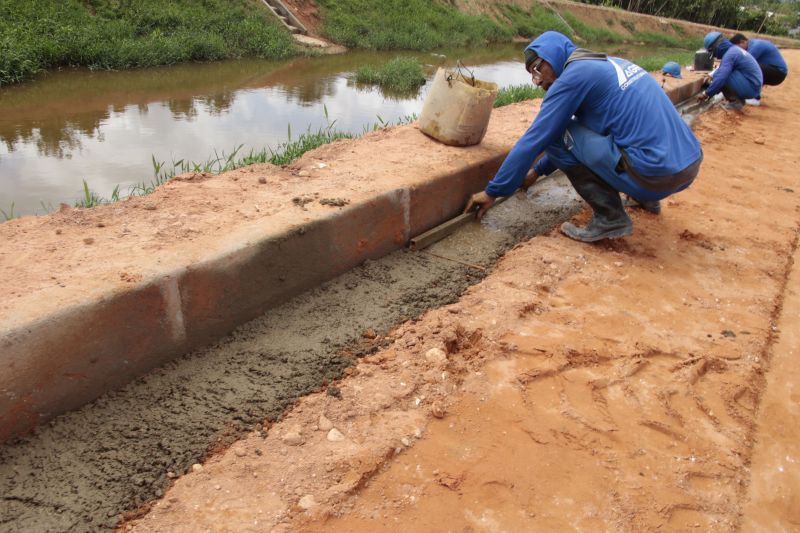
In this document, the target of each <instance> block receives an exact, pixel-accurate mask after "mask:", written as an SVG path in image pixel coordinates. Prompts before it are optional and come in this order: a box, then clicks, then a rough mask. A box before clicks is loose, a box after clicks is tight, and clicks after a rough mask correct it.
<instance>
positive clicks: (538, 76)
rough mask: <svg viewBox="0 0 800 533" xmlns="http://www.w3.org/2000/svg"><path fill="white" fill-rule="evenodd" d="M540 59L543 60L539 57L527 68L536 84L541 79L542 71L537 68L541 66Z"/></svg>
mask: <svg viewBox="0 0 800 533" xmlns="http://www.w3.org/2000/svg"><path fill="white" fill-rule="evenodd" d="M542 61H544V60H543V59H542V58H541V57H540V58H539V59H537V60H536V61H534V62H533V63H531V68H530V69H529V70H528V72H530V73H531V78H533V81H534V83H536V84H537V85H538V84H539V82H540V81H542V72H541V71H540V70H539V68H541V66H542Z"/></svg>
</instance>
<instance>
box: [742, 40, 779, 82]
mask: <svg viewBox="0 0 800 533" xmlns="http://www.w3.org/2000/svg"><path fill="white" fill-rule="evenodd" d="M731 44H735V45H736V46H738V47H739V48H741V49H743V50H747V51H748V52H749V53H750V55H751V56H753V59H755V60H756V62H757V63H758V66H759V67H760V68H761V74H762V76H763V78H764V85H780V84H781V83H783V80H785V79H786V76H787V75H788V74H789V66H788V65H787V64H786V60H785V59H784V58H783V56H782V55H781V51H780V50H778V47H777V46H775V45H774V44H772V43H771V42H769V41H767V40H766V39H748V38H747V37H745V36H744V35H742V34H741V33H737V34H736V35H734V36H733V37H731Z"/></svg>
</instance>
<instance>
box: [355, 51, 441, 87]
mask: <svg viewBox="0 0 800 533" xmlns="http://www.w3.org/2000/svg"><path fill="white" fill-rule="evenodd" d="M355 80H356V82H357V83H365V84H370V85H379V86H381V87H385V88H387V89H393V90H395V91H399V92H410V91H415V90H417V89H419V87H420V86H422V85H424V84H425V69H424V68H423V67H422V64H421V63H420V62H419V61H417V60H416V59H413V58H408V57H397V58H395V59H392V60H391V61H389V62H388V63H386V64H385V65H384V66H383V67H380V68H378V67H374V66H372V65H365V66H363V67H361V68H359V69H358V71H356V75H355Z"/></svg>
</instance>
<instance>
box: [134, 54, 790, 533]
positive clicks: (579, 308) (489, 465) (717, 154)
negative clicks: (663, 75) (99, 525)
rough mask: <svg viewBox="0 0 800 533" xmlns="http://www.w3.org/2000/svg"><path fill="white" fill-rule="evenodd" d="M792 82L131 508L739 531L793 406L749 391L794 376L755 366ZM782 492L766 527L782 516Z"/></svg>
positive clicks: (213, 525) (784, 240)
mask: <svg viewBox="0 0 800 533" xmlns="http://www.w3.org/2000/svg"><path fill="white" fill-rule="evenodd" d="M787 58H788V60H789V62H790V63H791V67H790V68H793V69H797V68H800V53H797V52H789V53H788V54H787ZM798 97H800V81H797V80H795V78H793V77H791V76H790V77H789V79H788V80H787V82H786V83H785V84H784V85H783V86H781V87H778V88H768V89H767V90H766V91H765V96H764V100H763V104H762V106H761V107H759V108H749V107H748V108H746V110H745V111H744V113H743V114H736V113H732V112H726V111H723V110H720V109H716V110H714V111H712V112H710V113H709V114H708V115H706V116H704V117H702V118H701V119H700V121H699V124H698V125H697V127H696V131H697V133H698V135H699V137H700V138H701V140H702V142H703V146H704V149H705V157H706V159H705V162H704V164H703V168H702V172H701V175H700V177H699V178H698V180H697V182H696V183H695V184H694V185H693V186H692V187H691V188H690V189H688V190H687V191H685V192H683V193H681V194H679V195H677V196H675V197H673V198H671V199H669V200H668V201H666V202H665V206H664V212H663V214H662V215H661V216H653V215H649V214H644V213H636V214H634V215H633V217H634V221H635V234H634V235H633V236H631V237H628V238H625V239H623V240H620V241H614V242H606V243H602V244H598V245H586V244H581V243H578V242H574V241H571V240H569V239H567V238H565V237H563V236H561V235H560V234H559V233H557V232H555V231H554V232H552V233H551V234H549V235H545V236H541V237H537V238H534V239H532V240H530V241H528V242H526V243H524V244H522V245H519V246H518V247H517V248H515V249H514V250H512V251H511V252H510V253H508V254H507V255H506V256H505V257H504V258H503V259H502V260H501V261H500V263H499V264H498V266H497V269H496V270H495V271H494V272H493V273H492V274H491V275H490V276H488V277H487V278H486V279H485V280H484V281H483V282H482V283H481V284H479V285H477V286H475V287H473V288H472V289H471V290H470V291H469V292H468V293H467V294H466V295H465V296H464V297H463V298H462V299H461V300H460V301H459V302H457V303H456V304H453V305H451V306H448V307H446V308H442V309H438V310H435V311H432V312H430V313H428V314H426V315H425V316H423V317H422V318H421V319H419V320H418V321H416V322H411V323H406V324H404V325H403V326H401V327H399V328H398V329H397V330H396V331H395V332H393V334H392V337H393V338H394V342H393V344H392V345H391V346H389V347H388V348H386V349H384V350H382V351H380V352H378V353H376V354H374V355H371V356H369V357H367V358H365V359H363V360H362V361H360V363H359V364H358V365H357V366H356V367H355V368H353V369H352V372H351V374H350V376H348V377H347V378H345V379H344V380H342V382H341V383H339V384H338V392H339V394H337V395H336V396H332V395H329V394H315V395H312V396H309V397H307V398H305V399H303V400H302V401H300V402H299V403H298V404H297V406H296V407H295V408H294V409H293V410H292V411H291V412H290V413H289V414H288V415H287V417H286V418H285V419H284V420H283V421H281V422H280V423H278V424H276V425H274V426H272V427H271V428H269V430H268V431H265V433H263V434H252V435H250V436H249V437H247V438H246V439H244V440H242V441H240V442H238V443H236V444H234V445H233V446H232V448H231V449H229V450H227V451H225V452H223V453H221V454H220V455H218V456H216V457H213V458H212V459H210V460H209V461H208V462H207V463H206V464H205V465H203V466H200V465H197V466H196V472H194V473H192V474H189V475H187V476H185V477H183V478H181V479H179V480H177V481H176V483H175V484H174V486H173V487H172V488H171V489H170V490H169V491H168V492H167V494H166V495H165V497H164V499H163V500H161V501H159V502H157V503H156V504H155V505H154V507H153V509H152V510H151V512H150V513H149V514H148V515H147V516H145V517H144V518H142V519H140V520H138V521H135V522H131V523H129V524H127V525H125V526H123V528H125V529H132V530H133V529H135V530H137V531H199V530H209V531H364V532H366V531H475V532H477V531H569V530H582V531H602V530H606V531H608V530H614V531H620V530H622V531H687V530H694V531H734V530H737V529H738V528H739V527H740V526H741V524H742V523H743V521H744V518H743V509H744V508H745V506H746V504H747V502H748V500H749V498H750V495H749V492H748V491H749V486H750V482H751V472H750V468H749V467H750V464H751V458H752V457H753V449H754V443H755V442H756V440H757V435H758V428H759V426H760V425H761V426H762V427H764V428H770V427H781V426H794V427H798V420H797V412H796V410H788V411H787V410H786V409H783V410H778V411H776V410H774V409H765V410H763V411H760V410H759V405H760V403H761V401H762V398H763V397H765V387H766V383H767V379H766V377H765V376H768V377H769V383H770V390H772V388H773V387H778V388H781V387H787V386H788V385H787V381H786V380H788V379H790V377H789V376H791V375H795V376H796V375H797V372H795V373H794V374H791V373H786V375H780V374H774V373H772V374H769V370H770V362H771V360H772V358H773V354H774V353H776V352H775V347H776V341H777V340H779V339H781V338H782V332H784V331H792V330H796V329H797V327H798V318H797V317H798V315H797V313H793V314H790V315H782V313H781V309H782V302H783V297H784V294H785V293H786V290H787V288H786V284H787V279H788V276H789V274H790V273H791V271H792V256H793V254H794V252H795V249H796V245H797V239H798V228H799V227H800V210H798V205H800V204H799V202H798V195H800V180H798V175H797V168H798V166H799V165H800V155H799V154H798V151H797V137H798V136H800V116H798V114H797V112H796V111H795V107H794V106H795V103H796V102H797V101H798ZM586 216H587V214H586V213H584V214H583V215H582V216H581V218H582V219H584V220H585V219H586ZM788 340H791V337H790V338H789V339H788ZM785 351H786V350H784V352H785ZM784 355H785V354H784ZM781 361H782V364H784V365H786V364H788V365H789V367H790V368H792V369H796V368H797V363H796V360H792V359H791V358H790V359H788V360H787V359H786V358H785V357H784V358H782V359H781ZM787 390H790V389H787ZM791 390H794V389H791ZM767 397H770V396H769V394H767ZM788 397H789V398H791V401H794V402H795V403H796V402H797V398H796V393H792V394H791V395H789V396H788ZM787 413H788V414H787ZM787 417H789V418H788V419H787ZM793 435H796V433H793V432H791V431H786V432H774V433H772V434H771V439H772V441H771V442H770V444H771V446H769V447H764V446H762V447H760V448H758V449H759V453H760V454H762V455H763V454H766V455H767V457H766V459H763V458H762V459H759V463H758V465H765V466H763V467H759V468H761V470H759V471H758V472H757V473H756V474H754V476H756V477H757V479H759V480H760V481H759V482H760V483H761V485H760V486H762V487H763V486H764V484H765V483H766V486H769V480H770V479H771V478H770V475H777V474H770V472H771V471H772V470H771V468H772V464H773V463H772V462H770V459H775V460H778V461H779V462H780V464H781V465H782V467H783V468H786V469H792V472H793V474H794V477H792V478H782V483H783V484H782V485H781V490H782V491H784V492H782V494H788V495H789V496H788V497H789V500H788V501H789V503H791V502H792V501H794V502H797V494H798V493H799V492H798V491H799V490H800V486H798V479H800V476H797V470H796V469H797V468H798V466H797V460H798V457H796V456H791V457H790V456H789V455H786V454H787V453H789V452H787V451H786V450H787V449H789V448H790V446H792V445H793V444H791V441H790V440H784V441H783V443H782V442H781V439H782V438H783V439H793V438H795V437H793ZM762 441H763V434H762ZM783 455H786V459H785V460H780V458H781V457H783ZM766 492H767V493H768V492H769V491H768V489H767V491H766ZM759 494H760V496H761V497H764V494H765V493H764V489H763V488H762V491H761V492H760V493H759ZM759 494H757V495H756V496H758V495H759ZM791 498H794V500H792V499H791ZM785 503H786V502H784V505H783V506H782V507H781V506H778V505H776V506H774V507H773V509H775V511H774V512H773V513H771V514H770V519H771V520H772V521H773V522H772V524H779V525H781V526H782V527H784V528H786V530H790V529H793V528H797V527H798V522H797V513H796V506H795V507H794V509H795V510H794V511H792V506H791V505H788V506H787V505H785ZM792 513H794V514H792ZM756 518H757V517H755V518H754V517H751V516H750V515H748V518H747V519H748V520H753V519H756ZM747 523H748V524H752V523H753V522H747ZM755 524H756V525H758V524H759V522H755ZM761 524H764V523H763V522H761Z"/></svg>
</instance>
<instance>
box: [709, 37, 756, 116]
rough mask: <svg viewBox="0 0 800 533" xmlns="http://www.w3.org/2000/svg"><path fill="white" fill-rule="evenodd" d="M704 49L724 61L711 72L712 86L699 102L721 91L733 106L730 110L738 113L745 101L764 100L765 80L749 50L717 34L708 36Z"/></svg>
mask: <svg viewBox="0 0 800 533" xmlns="http://www.w3.org/2000/svg"><path fill="white" fill-rule="evenodd" d="M703 46H704V47H705V48H706V50H708V51H709V53H711V54H712V55H713V56H714V57H716V58H717V59H721V60H722V62H721V63H720V65H719V68H718V69H717V70H716V71H714V72H713V73H712V76H713V81H712V83H711V85H710V86H709V87H708V88H707V89H706V90H705V91H703V92H702V93H700V96H698V99H699V100H700V101H704V100H707V99H709V98H711V97H713V96H714V95H716V94H718V93H720V92H721V93H722V95H723V96H724V97H725V99H726V100H728V102H729V103H730V104H729V107H730V108H732V109H737V110H739V109H741V108H742V107H743V106H744V103H745V100H747V99H750V98H754V99H758V98H760V97H761V85H762V84H763V81H764V78H763V76H762V74H761V68H760V67H759V66H758V63H757V62H756V60H755V59H753V56H751V55H750V54H749V53H748V52H747V50H744V49H742V48H740V47H738V46H734V45H733V44H731V42H730V41H728V40H726V39H725V38H724V37H723V36H722V34H721V33H720V32H718V31H712V32H711V33H709V34H707V35H706V36H705V38H704V39H703Z"/></svg>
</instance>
